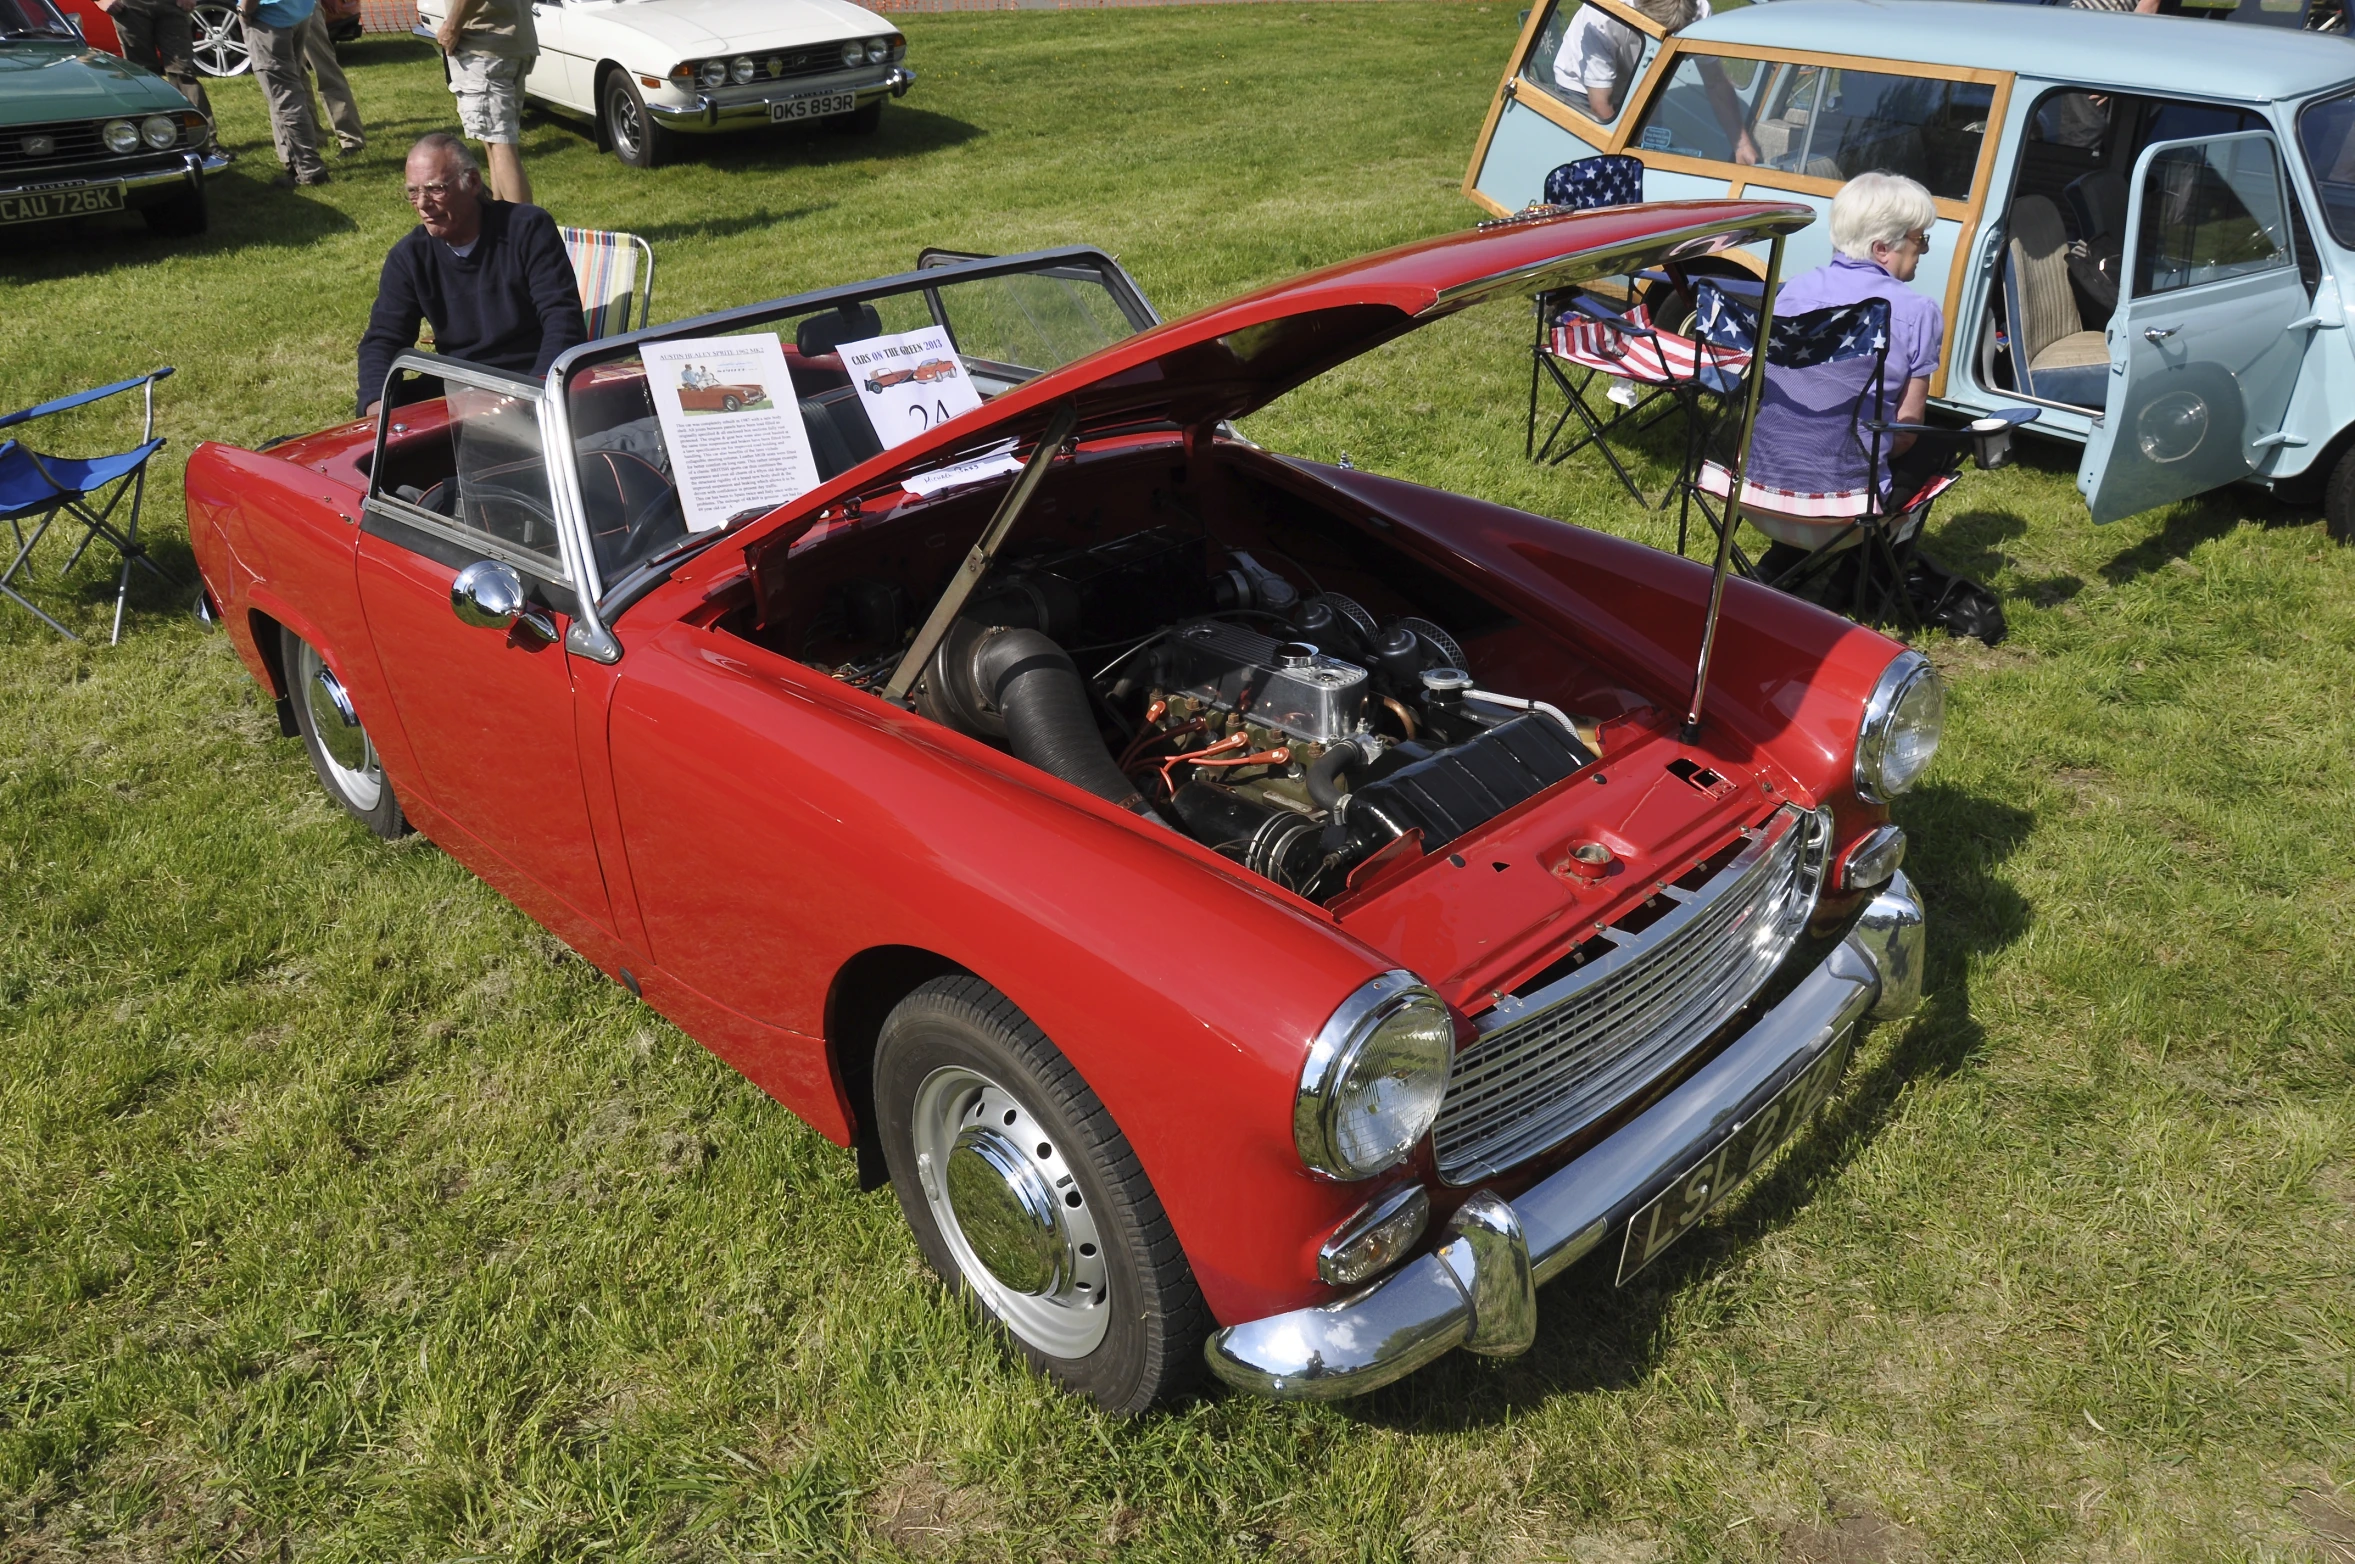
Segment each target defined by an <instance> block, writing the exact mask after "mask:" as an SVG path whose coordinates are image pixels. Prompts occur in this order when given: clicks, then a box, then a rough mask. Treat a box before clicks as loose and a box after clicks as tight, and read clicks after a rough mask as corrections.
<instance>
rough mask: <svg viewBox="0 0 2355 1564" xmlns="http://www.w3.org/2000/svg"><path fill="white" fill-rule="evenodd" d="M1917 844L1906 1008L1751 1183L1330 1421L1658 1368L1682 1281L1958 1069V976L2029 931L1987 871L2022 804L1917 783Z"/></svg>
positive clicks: (1786, 1206)
mask: <svg viewBox="0 0 2355 1564" xmlns="http://www.w3.org/2000/svg"><path fill="white" fill-rule="evenodd" d="M1896 814H1897V816H1898V818H1899V820H1900V821H1901V822H1902V823H1903V824H1904V826H1905V828H1906V831H1907V834H1908V836H1909V838H1910V839H1911V840H1912V841H1913V842H1914V843H1916V844H1918V845H1919V847H1920V848H1921V850H1920V851H1918V852H1917V853H1916V854H1914V855H1913V857H1911V858H1909V860H1908V862H1907V864H1906V870H1907V872H1908V873H1909V874H1911V875H1912V876H1913V877H1914V879H1915V882H1916V884H1917V885H1918V886H1919V888H1920V891H1921V894H1922V897H1923V900H1924V902H1925V904H1926V905H1927V907H1928V909H1929V917H1930V923H1929V934H1930V942H1929V965H1928V971H1927V974H1926V981H1925V988H1924V994H1923V1002H1922V1007H1921V1009H1920V1010H1918V1011H1916V1012H1915V1013H1914V1015H1913V1016H1912V1017H1911V1018H1910V1019H1909V1020H1907V1021H1904V1022H1900V1023H1897V1035H1896V1038H1895V1040H1894V1043H1893V1044H1892V1046H1890V1047H1889V1048H1888V1050H1887V1051H1886V1052H1885V1053H1878V1052H1876V1051H1875V1050H1874V1049H1873V1047H1872V1046H1871V1045H1869V1044H1868V1046H1867V1048H1866V1050H1865V1056H1866V1059H1867V1060H1868V1061H1869V1062H1868V1063H1866V1064H1865V1065H1864V1066H1863V1067H1862V1068H1860V1069H1855V1070H1853V1071H1852V1073H1851V1074H1850V1076H1849V1078H1848V1080H1847V1081H1846V1082H1844V1083H1843V1085H1842V1086H1841V1088H1840V1090H1839V1092H1838V1093H1837V1094H1836V1095H1835V1096H1834V1097H1833V1099H1832V1101H1831V1103H1830V1105H1829V1107H1828V1108H1827V1110H1826V1111H1825V1113H1824V1115H1823V1116H1822V1117H1821V1118H1819V1119H1818V1120H1817V1121H1816V1122H1815V1123H1814V1124H1813V1125H1812V1126H1811V1127H1809V1128H1808V1129H1807V1130H1806V1131H1805V1132H1804V1133H1803V1134H1801V1135H1800V1136H1799V1137H1798V1138H1797V1139H1796V1140H1794V1141H1793V1142H1792V1144H1791V1145H1790V1146H1789V1147H1787V1148H1786V1149H1785V1150H1784V1151H1783V1153H1782V1154H1781V1155H1780V1156H1779V1157H1778V1158H1777V1159H1776V1160H1775V1161H1774V1162H1772V1163H1771V1164H1769V1166H1768V1168H1767V1171H1766V1173H1765V1175H1764V1176H1763V1177H1762V1178H1760V1179H1759V1180H1758V1181H1757V1182H1756V1183H1755V1184H1753V1185H1751V1186H1750V1187H1749V1188H1747V1189H1745V1190H1744V1191H1743V1192H1742V1193H1741V1194H1740V1195H1739V1196H1738V1197H1736V1198H1735V1200H1734V1201H1733V1203H1732V1205H1731V1206H1730V1208H1729V1209H1728V1210H1727V1211H1726V1212H1724V1213H1722V1214H1717V1215H1713V1216H1711V1217H1709V1218H1708V1219H1706V1220H1704V1221H1703V1222H1702V1223H1701V1225H1700V1226H1699V1227H1697V1228H1695V1229H1694V1230H1693V1231H1692V1232H1691V1233H1690V1234H1688V1235H1687V1236H1686V1237H1685V1238H1684V1239H1683V1240H1682V1241H1680V1242H1679V1243H1678V1244H1677V1245H1676V1246H1675V1247H1674V1248H1672V1249H1670V1250H1669V1251H1668V1252H1667V1253H1666V1254H1665V1255H1664V1256H1662V1257H1661V1258H1660V1259H1659V1260H1658V1261H1656V1262H1654V1263H1653V1265H1652V1266H1651V1267H1650V1268H1649V1269H1647V1270H1646V1271H1644V1272H1643V1273H1642V1274H1640V1275H1638V1276H1636V1277H1634V1278H1633V1279H1631V1280H1630V1282H1629V1283H1628V1285H1626V1286H1625V1287H1620V1286H1617V1285H1615V1283H1616V1279H1617V1275H1618V1266H1619V1236H1620V1235H1619V1234H1617V1233H1613V1234H1612V1235H1611V1236H1610V1237H1609V1238H1607V1239H1606V1240H1605V1241H1604V1242H1603V1244H1602V1245H1601V1247H1600V1248H1599V1249H1598V1250H1597V1252H1596V1253H1594V1254H1592V1255H1589V1256H1588V1257H1587V1258H1586V1259H1584V1260H1582V1261H1580V1262H1579V1263H1578V1264H1577V1265H1574V1266H1572V1267H1571V1268H1570V1269H1569V1270H1568V1271H1566V1272H1564V1273H1563V1274H1562V1275H1561V1276H1560V1277H1558V1278H1556V1279H1555V1280H1554V1281H1553V1282H1552V1283H1550V1284H1549V1285H1548V1286H1546V1287H1545V1288H1544V1289H1543V1290H1542V1291H1540V1292H1539V1294H1538V1327H1537V1341H1536V1343H1535V1345H1533V1346H1532V1347H1531V1348H1530V1350H1529V1351H1528V1352H1527V1353H1525V1354H1524V1355H1522V1356H1520V1357H1517V1358H1511V1359H1506V1360H1502V1361H1500V1362H1483V1361H1482V1360H1481V1359H1479V1358H1477V1357H1475V1356H1473V1355H1471V1354H1469V1353H1464V1352H1453V1353H1450V1354H1448V1355H1447V1356H1446V1357H1444V1358H1441V1359H1440V1360H1439V1361H1438V1362H1436V1363H1433V1364H1432V1365H1430V1366H1429V1367H1428V1368H1425V1369H1422V1370H1420V1371H1419V1372H1417V1373H1414V1374H1411V1375H1409V1376H1407V1378H1405V1379H1404V1380H1401V1381H1400V1382H1399V1383H1398V1384H1396V1385H1392V1386H1390V1387H1389V1388H1387V1389H1385V1390H1380V1391H1376V1392H1374V1393H1373V1394H1371V1395H1368V1396H1365V1397H1363V1398H1360V1399H1358V1400H1354V1401H1348V1402H1343V1403H1341V1410H1342V1412H1343V1414H1344V1415H1345V1416H1348V1417H1351V1418H1354V1419H1357V1420H1359V1421H1362V1422H1365V1423H1368V1424H1372V1425H1376V1426H1380V1427H1384V1428H1391V1429H1396V1430H1399V1431H1402V1432H1406V1431H1412V1432H1416V1433H1428V1432H1439V1431H1448V1430H1456V1429H1463V1428H1473V1427H1483V1426H1487V1425H1490V1424H1494V1423H1497V1422H1500V1421H1503V1420H1505V1419H1507V1418H1511V1417H1517V1416H1521V1415H1523V1414H1525V1413H1527V1412H1528V1411H1530V1410H1531V1409H1533V1408H1535V1407H1536V1406H1538V1405H1540V1404H1542V1403H1544V1402H1546V1401H1548V1400H1551V1399H1554V1398H1556V1397H1559V1396H1563V1395H1577V1394H1580V1393H1584V1392H1592V1391H1609V1390H1624V1389H1627V1388H1629V1387H1632V1386H1634V1385H1636V1384H1638V1383H1640V1382H1641V1381H1642V1380H1643V1379H1644V1378H1645V1376H1647V1375H1648V1374H1650V1373H1651V1372H1652V1371H1653V1369H1654V1368H1655V1367H1656V1366H1657V1363H1658V1361H1659V1357H1660V1353H1661V1350H1662V1348H1663V1346H1664V1345H1665V1343H1666V1342H1667V1341H1668V1340H1669V1339H1670V1338H1671V1336H1672V1335H1673V1333H1672V1332H1671V1331H1670V1330H1669V1329H1668V1322H1669V1314H1670V1311H1671V1310H1672V1308H1673V1307H1674V1305H1675V1303H1676V1301H1677V1299H1678V1298H1679V1296H1680V1295H1682V1294H1683V1293H1684V1292H1685V1291H1686V1290H1687V1289H1688V1288H1689V1287H1690V1286H1692V1284H1694V1283H1695V1282H1698V1281H1702V1280H1704V1279H1705V1278H1707V1277H1709V1276H1711V1275H1713V1274H1717V1273H1720V1272H1722V1271H1723V1270H1724V1269H1725V1268H1726V1267H1727V1266H1728V1265H1729V1264H1738V1263H1739V1262H1740V1261H1741V1260H1742V1258H1743V1257H1744V1256H1745V1255H1746V1254H1747V1253H1748V1252H1749V1251H1750V1250H1751V1249H1753V1248H1755V1247H1756V1245H1757V1244H1758V1243H1759V1241H1760V1240H1761V1239H1763V1238H1764V1237H1766V1236H1767V1235H1768V1234H1770V1233H1773V1232H1776V1231H1778V1230H1780V1229H1782V1228H1783V1227H1785V1226H1787V1225H1788V1224H1789V1223H1790V1222H1791V1221H1792V1219H1793V1218H1794V1217H1796V1216H1797V1215H1798V1214H1799V1213H1800V1212H1801V1211H1802V1210H1803V1209H1804V1208H1805V1207H1806V1206H1807V1205H1808V1204H1809V1202H1811V1201H1812V1200H1813V1199H1814V1198H1815V1197H1816V1195H1817V1193H1818V1192H1819V1191H1820V1190H1822V1189H1823V1188H1824V1187H1825V1185H1826V1184H1827V1183H1828V1182H1830V1181H1831V1180H1834V1179H1836V1178H1838V1177H1839V1175H1840V1174H1841V1173H1842V1172H1843V1171H1844V1170H1845V1169H1846V1168H1847V1167H1848V1166H1849V1165H1850V1164H1851V1163H1853V1162H1854V1161H1855V1160H1856V1159H1857V1157H1858V1156H1860V1155H1861V1154H1862V1153H1863V1152H1864V1150H1865V1149H1866V1147H1868V1146H1869V1145H1870V1144H1871V1143H1872V1141H1873V1139H1874V1138H1875V1137H1876V1136H1878V1135H1879V1134H1880V1133H1881V1131H1882V1130H1883V1129H1884V1128H1885V1127H1886V1126H1887V1124H1888V1122H1889V1120H1890V1118H1891V1116H1892V1115H1893V1114H1894V1113H1895V1112H1896V1109H1897V1103H1898V1099H1899V1097H1900V1095H1901V1094H1902V1093H1903V1091H1904V1089H1905V1088H1906V1086H1907V1085H1908V1084H1909V1083H1911V1082H1914V1081H1918V1080H1934V1079H1937V1078H1940V1077H1943V1076H1948V1075H1952V1074H1954V1073H1956V1072H1957V1071H1959V1070H1961V1069H1962V1068H1964V1067H1965V1066H1966V1065H1967V1064H1968V1063H1969V1062H1970V1060H1971V1059H1973V1058H1974V1057H1976V1056H1977V1055H1978V1054H1979V1052H1980V1051H1981V1050H1982V1049H1983V1048H1984V1047H1985V1046H1986V1033H1985V1030H1984V1029H1983V1028H1982V1027H1981V1026H1980V1025H1979V1023H1978V1022H1977V1021H1976V1020H1974V1019H1973V1018H1972V1015H1971V999H1970V983H1971V973H1972V971H1973V970H1974V968H1975V967H1976V965H1977V964H1978V963H1980V962H1982V961H1983V960H1984V959H1985V958H1986V957H1987V956H1989V955H1991V954H1993V953H1994V952H1996V951H1999V950H2002V949H2003V948H2005V947H2006V946H2008V945H2011V944H2012V943H2013V942H2015V941H2016V940H2018V939H2019V938H2020V937H2021V936H2022V935H2023V934H2025V933H2026V932H2027V930H2028V927H2029V924H2030V922H2031V919H2032V909H2031V908H2030V906H2029V904H2028V902H2027V901H2026V900H2025V899H2024V898H2023V897H2022V896H2021V895H2020V894H2019V892H2018V891H2017V890H2016V889H2015V888H2014V887H2013V886H2012V884H2011V883H2010V881H2009V880H2008V879H2006V878H2005V877H2004V876H2003V875H2002V873H2001V869H2002V865H2003V863H2004V861H2005V860H2006V859H2007V858H2009V857H2010V856H2011V855H2012V853H2013V852H2014V851H2016V850H2017V849H2018V848H2019V846H2020V844H2021V843H2023V842H2025V841H2026V840H2027V838H2028V835H2029V833H2030V831H2031V830H2032V829H2033V827H2034V824H2035V819H2034V816H2032V815H2031V814H2030V813H2029V812H2028V811H2026V810H2024V809H2019V808H2016V807H2014V806H2013V805H2011V804H2008V803H2005V802H2002V801H2001V800H1998V799H1993V798H1988V797H1983V796H1981V795H1978V794H1974V793H1971V792H1968V791H1966V790H1964V789H1961V788H1957V787H1947V786H1938V785H1930V786H1925V787H1923V788H1921V789H1920V790H1918V791H1917V792H1915V793H1913V794H1910V795H1908V796H1907V797H1906V798H1905V799H1904V800H1902V801H1901V802H1900V804H1899V807H1898V808H1897V810H1896Z"/></svg>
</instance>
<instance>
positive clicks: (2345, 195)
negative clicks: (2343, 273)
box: [2298, 92, 2355, 249]
mask: <svg viewBox="0 0 2355 1564" xmlns="http://www.w3.org/2000/svg"><path fill="white" fill-rule="evenodd" d="M2298 148H2299V150H2300V151H2302V152H2304V153H2305V154H2306V167H2307V169H2308V171H2309V172H2311V173H2312V174H2313V176H2314V188H2315V189H2316V190H2318V191H2320V192H2321V194H2322V220H2323V221H2324V222H2325V223H2327V224H2329V225H2330V236H2331V237H2332V238H2333V239H2336V240H2338V242H2339V243H2341V244H2343V245H2346V246H2347V247H2348V248H2350V249H2355V92H2342V93H2340V94H2339V95H2338V96H2337V97H2334V98H2324V99H2323V100H2322V101H2321V102H2319V103H2310V104H2308V105H2307V106H2306V110H2305V112H2304V113H2302V114H2300V115H2299V116H2298Z"/></svg>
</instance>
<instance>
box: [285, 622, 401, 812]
mask: <svg viewBox="0 0 2355 1564" xmlns="http://www.w3.org/2000/svg"><path fill="white" fill-rule="evenodd" d="M295 660H296V662H297V663H298V664H299V665H300V666H298V667H297V668H296V670H295V678H294V680H293V681H292V682H293V685H294V697H295V699H296V700H298V701H307V700H308V699H309V698H310V689H311V684H312V682H313V681H314V680H316V679H317V678H318V677H319V675H320V674H321V673H322V672H323V671H325V669H326V667H327V664H326V663H325V661H323V660H322V659H321V658H320V656H319V654H318V652H316V651H315V650H313V649H312V647H311V644H310V643H309V642H308V641H306V642H304V643H303V649H302V655H301V656H300V657H298V658H296V659H295ZM312 720H313V721H314V722H315V721H316V720H317V719H316V717H314V718H313V719H312ZM359 733H360V742H361V745H362V748H361V758H360V764H359V765H358V766H357V767H356V768H355V767H351V766H346V765H344V764H343V763H342V762H340V761H338V760H337V759H336V758H335V756H334V755H333V754H331V753H330V752H329V751H328V748H327V746H326V744H325V743H324V742H321V743H318V744H316V745H315V746H314V748H315V750H316V752H317V754H318V756H319V764H320V766H321V767H322V768H323V769H324V770H325V771H326V772H327V776H328V780H329V781H330V782H332V783H333V784H334V786H335V790H336V791H337V792H338V793H341V794H342V795H343V797H344V801H345V802H346V803H349V804H350V805H351V806H352V807H353V808H354V809H356V810H358V811H359V812H360V813H361V814H367V813H369V812H370V811H371V810H373V809H375V807H376V806H377V805H378V804H379V803H381V802H382V801H383V799H384V768H383V767H382V766H380V765H378V764H377V760H376V741H375V740H374V739H372V738H370V737H368V730H367V729H366V728H365V727H363V728H361V729H360V730H359Z"/></svg>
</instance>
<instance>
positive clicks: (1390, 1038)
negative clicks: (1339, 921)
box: [1292, 972, 1456, 1180]
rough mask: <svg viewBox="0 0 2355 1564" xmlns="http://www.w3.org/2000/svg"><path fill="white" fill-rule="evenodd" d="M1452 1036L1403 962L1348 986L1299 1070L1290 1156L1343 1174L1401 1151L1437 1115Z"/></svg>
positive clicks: (1366, 1173)
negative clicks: (1353, 988) (1296, 1151)
mask: <svg viewBox="0 0 2355 1564" xmlns="http://www.w3.org/2000/svg"><path fill="white" fill-rule="evenodd" d="M1455 1041H1456V1036H1455V1023H1454V1022H1453V1021H1452V1020H1451V1019H1450V1018H1449V1016H1448V1013H1447V1006H1446V1004H1445V1003H1444V1002H1442V1001H1441V999H1440V997H1439V996H1438V995H1437V994H1434V993H1432V992H1431V990H1429V989H1428V988H1425V987H1424V986H1423V985H1422V983H1420V982H1419V981H1417V980H1416V978H1415V976H1414V974H1413V973H1411V972H1385V973H1383V974H1382V975H1381V976H1380V977H1378V978H1375V979H1374V980H1373V981H1372V982H1370V983H1367V984H1366V985H1365V986H1364V987H1362V988H1360V989H1359V990H1358V991H1357V992H1356V993H1354V994H1352V995H1350V996H1349V998H1348V999H1347V1000H1345V1001H1343V1002H1342V1005H1341V1008H1340V1009H1338V1010H1336V1011H1334V1012H1333V1018H1332V1019H1331V1020H1330V1021H1327V1022H1326V1023H1325V1025H1324V1028H1323V1029H1322V1030H1321V1031H1319V1032H1318V1033H1317V1035H1316V1040H1315V1041H1314V1042H1313V1043H1311V1044H1310V1045H1309V1050H1308V1063H1307V1064H1306V1065H1304V1066H1302V1068H1301V1071H1300V1093H1299V1095H1298V1096H1297V1097H1295V1098H1294V1099H1293V1103H1292V1141H1293V1144H1294V1145H1296V1146H1298V1147H1299V1148H1300V1160H1301V1161H1303V1162H1305V1163H1307V1164H1308V1166H1309V1167H1310V1169H1311V1170H1313V1171H1315V1172H1318V1173H1322V1174H1324V1175H1325V1176H1326V1177H1327V1178H1335V1179H1343V1180H1349V1179H1361V1178H1371V1177H1372V1176H1373V1175H1375V1174H1376V1173H1379V1172H1381V1171H1382V1170H1383V1169H1384V1168H1389V1167H1396V1166H1397V1165H1398V1164H1399V1163H1401V1162H1403V1161H1405V1160H1406V1157H1407V1155H1408V1153H1410V1152H1412V1151H1413V1150H1414V1148H1415V1143H1416V1142H1417V1141H1419V1140H1421V1139H1422V1138H1423V1137H1424V1136H1425V1135H1426V1134H1428V1133H1429V1132H1430V1129H1431V1123H1432V1121H1433V1120H1434V1119H1436V1118H1438V1117H1439V1103H1440V1098H1441V1097H1442V1096H1443V1095H1444V1094H1445V1093H1446V1091H1447V1068H1448V1064H1449V1062H1450V1061H1451V1060H1452V1059H1453V1058H1454V1057H1455Z"/></svg>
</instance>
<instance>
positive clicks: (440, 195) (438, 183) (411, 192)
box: [405, 179, 466, 206]
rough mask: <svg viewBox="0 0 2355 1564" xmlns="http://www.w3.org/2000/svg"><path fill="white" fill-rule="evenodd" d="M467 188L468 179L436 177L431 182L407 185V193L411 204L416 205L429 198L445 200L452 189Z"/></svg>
mask: <svg viewBox="0 0 2355 1564" xmlns="http://www.w3.org/2000/svg"><path fill="white" fill-rule="evenodd" d="M465 188H466V181H464V180H463V179H459V180H448V179H436V180H434V181H433V182H432V183H430V184H423V185H410V186H408V187H407V190H406V192H405V193H406V194H407V195H408V197H409V204H410V205H411V206H415V205H417V204H418V203H419V202H421V201H425V200H428V199H431V200H435V201H440V200H444V199H446V198H447V197H448V196H449V195H450V193H451V192H452V191H455V190H463V189H465Z"/></svg>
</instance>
